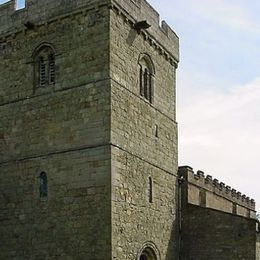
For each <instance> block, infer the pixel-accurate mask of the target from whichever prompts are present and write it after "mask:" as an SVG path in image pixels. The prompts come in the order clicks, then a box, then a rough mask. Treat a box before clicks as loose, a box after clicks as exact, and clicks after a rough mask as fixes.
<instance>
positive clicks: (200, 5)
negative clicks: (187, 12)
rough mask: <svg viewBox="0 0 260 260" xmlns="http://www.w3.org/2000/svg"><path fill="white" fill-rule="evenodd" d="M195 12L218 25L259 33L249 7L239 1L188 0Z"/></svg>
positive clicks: (259, 28)
mask: <svg viewBox="0 0 260 260" xmlns="http://www.w3.org/2000/svg"><path fill="white" fill-rule="evenodd" d="M187 2H188V3H189V5H191V7H192V8H193V11H194V12H195V13H197V14H198V15H200V16H202V17H204V18H206V19H207V20H209V21H213V22H216V23H217V24H220V25H224V26H228V27H231V28H232V29H239V30H245V31H251V32H259V30H260V27H259V25H257V24H256V23H255V21H253V20H252V16H251V14H250V9H248V8H247V7H248V5H247V6H245V5H242V3H241V2H239V1H226V0H210V1H208V0H200V1H199V2H198V1H195V0H187Z"/></svg>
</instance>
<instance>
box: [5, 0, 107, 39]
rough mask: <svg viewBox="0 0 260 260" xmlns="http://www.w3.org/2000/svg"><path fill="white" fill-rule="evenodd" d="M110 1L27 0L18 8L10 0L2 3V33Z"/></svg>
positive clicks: (14, 1) (12, 0)
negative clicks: (23, 6)
mask: <svg viewBox="0 0 260 260" xmlns="http://www.w3.org/2000/svg"><path fill="white" fill-rule="evenodd" d="M109 2H110V1H109V0H26V1H25V8H23V9H20V10H16V0H10V1H9V2H7V3H4V4H1V5H0V35H3V34H8V33H10V32H13V31H14V30H19V29H20V30H21V29H25V27H24V24H25V23H26V22H28V21H30V22H32V23H35V24H41V23H45V22H48V21H49V20H50V19H52V18H54V17H58V16H62V15H64V14H67V13H72V12H74V11H77V10H79V11H82V12H83V11H84V7H85V6H88V7H90V8H91V7H93V8H96V7H98V6H99V5H105V4H108V3H109Z"/></svg>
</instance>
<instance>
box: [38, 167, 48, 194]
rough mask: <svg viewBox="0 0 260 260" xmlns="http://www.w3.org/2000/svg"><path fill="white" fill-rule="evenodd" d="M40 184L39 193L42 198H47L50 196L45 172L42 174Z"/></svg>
mask: <svg viewBox="0 0 260 260" xmlns="http://www.w3.org/2000/svg"><path fill="white" fill-rule="evenodd" d="M39 179H40V184H39V193H40V198H47V196H48V178H47V174H46V173H45V172H41V173H40V176H39Z"/></svg>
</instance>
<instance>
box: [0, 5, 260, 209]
mask: <svg viewBox="0 0 260 260" xmlns="http://www.w3.org/2000/svg"><path fill="white" fill-rule="evenodd" d="M148 1H149V2H150V3H151V4H152V5H153V6H154V7H155V8H156V10H157V11H158V12H159V13H160V14H161V18H162V19H164V20H166V21H167V23H168V24H169V25H170V26H171V27H172V28H173V29H174V30H175V31H176V33H177V34H178V36H179V38H180V53H181V56H180V57H181V58H180V64H179V68H178V74H177V75H178V79H177V120H178V125H179V165H189V166H191V167H192V168H193V169H194V170H195V171H197V170H202V171H204V172H205V174H209V175H212V176H213V177H214V178H217V179H219V180H220V181H222V182H224V183H226V184H227V185H230V186H232V187H233V188H235V189H237V190H238V191H241V192H242V193H245V194H246V195H248V196H250V197H251V198H254V199H255V200H256V201H257V202H258V204H257V209H258V211H260V185H259V171H260V170H259V169H258V163H260V151H259V150H260V134H259V133H260V108H259V105H260V48H259V46H260V17H259V13H260V1H257V0H199V1H198V0H178V1H177V0H176V1H175V0H148ZM3 2H6V1H3V0H0V3H3ZM23 5H24V1H18V8H21V7H23Z"/></svg>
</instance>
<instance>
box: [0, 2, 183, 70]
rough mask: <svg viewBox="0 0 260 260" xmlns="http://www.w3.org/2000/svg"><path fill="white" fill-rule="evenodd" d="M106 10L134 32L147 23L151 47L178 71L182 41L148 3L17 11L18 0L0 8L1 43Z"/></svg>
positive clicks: (53, 5)
mask: <svg viewBox="0 0 260 260" xmlns="http://www.w3.org/2000/svg"><path fill="white" fill-rule="evenodd" d="M100 6H107V7H108V8H111V9H112V10H114V11H116V13H117V14H119V15H121V16H123V17H124V19H125V20H126V21H128V22H129V23H130V24H131V26H132V27H133V28H134V25H135V23H137V22H139V21H147V23H148V24H149V25H151V27H150V28H147V29H145V30H142V31H141V32H140V33H141V34H142V35H143V37H144V38H145V40H147V41H148V42H149V43H150V45H151V46H153V47H154V48H155V49H156V50H158V52H159V53H160V54H161V55H163V56H164V57H165V59H166V60H168V61H169V62H170V63H171V64H172V65H174V66H175V67H177V64H178V62H179V38H178V36H177V35H176V34H175V32H174V31H173V30H172V29H171V27H170V26H169V25H168V24H167V23H166V22H165V21H162V23H160V16H159V14H158V13H157V12H156V11H155V9H154V8H153V7H152V6H151V5H150V4H149V3H148V2H147V1H146V0H127V1H126V0H44V1H42V0H26V1H25V8H22V9H20V10H16V0H10V1H8V2H7V3H4V4H1V5H0V42H1V41H4V38H6V37H9V36H12V37H13V36H14V35H15V34H16V33H19V32H25V31H26V30H28V29H33V28H35V27H37V26H42V25H47V24H48V23H52V22H54V21H59V20H62V19H64V17H66V16H76V15H77V14H78V13H83V14H84V13H86V12H87V11H88V10H90V9H94V10H95V9H98V8H99V7H100Z"/></svg>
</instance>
